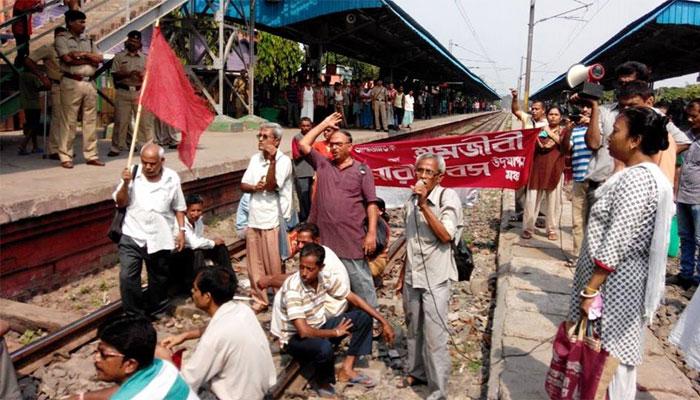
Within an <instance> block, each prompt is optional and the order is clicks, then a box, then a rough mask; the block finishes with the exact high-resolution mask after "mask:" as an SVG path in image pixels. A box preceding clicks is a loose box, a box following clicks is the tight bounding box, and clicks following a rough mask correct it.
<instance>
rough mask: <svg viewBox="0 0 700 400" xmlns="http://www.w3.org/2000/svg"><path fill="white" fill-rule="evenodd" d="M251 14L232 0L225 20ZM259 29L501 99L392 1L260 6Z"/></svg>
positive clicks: (319, 0)
mask: <svg viewBox="0 0 700 400" xmlns="http://www.w3.org/2000/svg"><path fill="white" fill-rule="evenodd" d="M194 8H195V12H200V13H213V12H215V11H216V10H217V9H218V1H214V2H212V3H211V4H208V3H207V0H194ZM249 11H250V10H249V8H248V1H247V0H246V1H241V0H230V2H229V5H228V7H227V10H226V16H227V17H228V18H231V19H233V20H236V21H242V20H243V18H245V19H247V18H248V15H249ZM241 13H242V14H243V15H244V17H242V16H241ZM255 26H256V28H260V29H262V30H265V31H269V32H271V33H274V34H276V35H279V36H282V37H286V38H288V39H291V40H295V41H298V42H301V43H305V44H309V45H314V44H320V45H321V46H322V47H323V49H324V50H331V51H334V52H336V53H339V54H343V55H346V56H348V57H352V58H355V59H358V60H360V61H364V62H367V63H371V64H374V65H377V66H379V67H381V68H382V74H384V75H386V74H389V73H393V76H394V77H395V78H397V77H401V78H403V77H404V76H406V77H408V78H418V79H422V80H425V81H427V82H432V83H440V82H463V83H464V85H465V87H466V89H467V90H468V91H470V92H471V93H470V94H472V95H477V96H481V97H485V98H488V99H498V98H499V96H498V94H497V93H496V92H495V91H494V90H493V89H491V88H490V87H489V86H488V85H487V84H486V83H485V82H484V81H483V80H482V79H481V78H479V77H478V76H477V75H475V74H474V73H472V72H471V71H470V70H469V69H467V67H465V66H464V65H462V63H460V62H459V61H458V60H457V59H456V58H455V57H454V56H453V55H452V54H450V52H449V51H448V50H447V49H445V47H444V46H442V45H441V44H440V42H438V40H437V39H435V38H434V37H433V36H432V35H431V34H430V33H429V32H428V31H427V30H425V29H424V28H423V27H422V26H420V24H418V23H417V22H416V21H415V20H414V19H413V18H411V16H410V15H408V14H407V13H406V12H405V11H403V10H402V9H401V8H400V7H399V6H398V5H396V3H394V2H393V1H391V0H343V1H339V0H279V1H257V2H256V8H255Z"/></svg>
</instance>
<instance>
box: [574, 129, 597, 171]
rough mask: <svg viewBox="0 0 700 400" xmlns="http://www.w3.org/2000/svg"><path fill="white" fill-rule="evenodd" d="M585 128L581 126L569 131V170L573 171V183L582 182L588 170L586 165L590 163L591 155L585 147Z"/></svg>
mask: <svg viewBox="0 0 700 400" xmlns="http://www.w3.org/2000/svg"><path fill="white" fill-rule="evenodd" d="M587 129H588V127H587V126H585V125H581V126H577V127H575V128H574V129H573V130H572V131H571V143H572V145H573V146H572V148H571V169H572V170H573V177H574V182H583V178H584V177H585V176H586V171H587V170H588V164H589V163H590V161H591V157H592V156H593V153H592V152H591V150H590V149H589V148H588V147H586V141H585V139H584V136H585V134H586V130H587Z"/></svg>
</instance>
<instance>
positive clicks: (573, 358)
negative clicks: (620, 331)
mask: <svg viewBox="0 0 700 400" xmlns="http://www.w3.org/2000/svg"><path fill="white" fill-rule="evenodd" d="M552 353H553V354H552V361H551V363H550V365H549V371H548V372H547V378H546V380H545V384H544V388H545V390H546V391H547V394H548V395H549V398H550V399H551V400H573V399H581V400H604V399H605V398H606V393H607V388H608V386H609V385H610V382H611V381H612V378H613V375H614V374H615V370H616V369H617V367H618V366H619V361H618V360H617V359H616V358H614V357H612V356H610V355H609V354H608V352H607V351H605V350H603V348H602V347H601V341H600V338H598V336H597V335H595V334H594V332H593V325H592V324H591V323H589V322H588V319H587V318H585V317H584V318H582V319H581V321H579V322H578V323H577V324H575V325H571V324H569V323H567V322H566V321H564V322H562V323H561V325H559V329H558V330H557V334H556V336H555V338H554V343H553V344H552Z"/></svg>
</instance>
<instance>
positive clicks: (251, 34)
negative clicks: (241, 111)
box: [248, 0, 255, 117]
mask: <svg viewBox="0 0 700 400" xmlns="http://www.w3.org/2000/svg"><path fill="white" fill-rule="evenodd" d="M248 40H249V41H250V42H249V43H250V48H249V50H250V57H249V58H248V115H249V116H251V117H252V116H253V112H254V110H253V108H254V104H255V103H254V100H253V90H254V88H253V86H254V85H255V0H250V17H249V19H248Z"/></svg>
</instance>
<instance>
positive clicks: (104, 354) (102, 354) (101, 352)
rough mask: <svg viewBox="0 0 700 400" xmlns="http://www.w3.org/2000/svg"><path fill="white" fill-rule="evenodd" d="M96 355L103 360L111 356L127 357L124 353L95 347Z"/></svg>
mask: <svg viewBox="0 0 700 400" xmlns="http://www.w3.org/2000/svg"><path fill="white" fill-rule="evenodd" d="M95 355H96V356H97V357H98V358H99V359H101V360H106V359H108V358H109V357H126V356H125V355H124V354H121V353H112V352H107V351H104V350H100V349H99V348H97V349H95Z"/></svg>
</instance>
